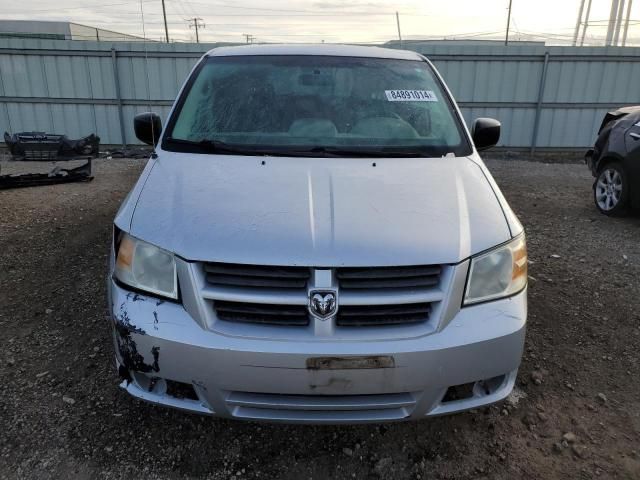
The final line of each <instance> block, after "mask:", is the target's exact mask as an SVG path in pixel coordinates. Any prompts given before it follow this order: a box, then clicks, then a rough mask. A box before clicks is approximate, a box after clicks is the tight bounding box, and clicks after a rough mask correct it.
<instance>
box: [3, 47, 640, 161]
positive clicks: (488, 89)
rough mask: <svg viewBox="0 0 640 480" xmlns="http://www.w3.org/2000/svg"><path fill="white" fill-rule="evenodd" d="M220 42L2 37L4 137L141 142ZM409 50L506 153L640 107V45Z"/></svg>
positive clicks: (584, 133)
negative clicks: (426, 61)
mask: <svg viewBox="0 0 640 480" xmlns="http://www.w3.org/2000/svg"><path fill="white" fill-rule="evenodd" d="M214 46H215V45H206V44H183V43H180V44H161V43H149V44H147V46H146V49H147V53H146V54H145V46H144V45H143V44H141V43H113V44H111V43H106V42H86V41H58V40H27V39H5V40H0V131H9V132H19V131H25V130H38V131H47V132H55V133H66V134H67V135H69V136H73V137H78V136H82V135H86V134H89V133H93V132H96V133H97V134H98V135H99V136H100V137H101V139H102V143H103V144H122V143H127V144H134V143H138V142H137V140H136V139H135V137H134V134H133V128H132V119H133V116H134V115H135V114H136V113H138V112H141V111H146V110H148V109H149V108H151V109H153V110H155V111H157V112H158V113H160V114H161V115H162V116H165V117H166V115H167V114H168V112H169V109H170V106H171V104H172V102H173V99H174V98H175V95H176V93H177V91H178V89H179V88H180V85H181V84H182V82H183V80H184V79H185V77H186V76H187V74H188V73H189V71H190V69H191V67H192V66H193V64H194V63H195V62H196V60H197V59H198V58H199V57H200V55H201V54H202V53H203V52H205V51H206V50H208V49H209V48H212V47H214ZM411 49H413V50H416V51H419V52H420V53H423V54H425V55H426V56H428V57H429V58H430V59H432V60H433V62H434V63H435V64H436V66H437V67H438V69H439V70H440V72H441V73H442V75H443V76H444V78H445V80H446V82H447V83H448V85H449V87H450V88H451V90H452V92H453V94H454V96H455V97H456V99H457V100H458V102H459V104H460V107H461V108H462V111H463V114H464V116H465V119H466V121H467V122H468V123H470V122H471V121H472V120H473V119H474V118H476V117H481V116H486V117H494V118H497V119H499V120H500V121H501V122H502V124H503V135H502V138H501V143H500V145H501V146H504V147H508V148H514V149H516V148H517V149H520V148H523V149H534V148H540V149H544V148H561V149H570V148H584V147H586V146H588V145H591V144H592V143H593V140H594V135H595V131H596V130H597V128H598V126H599V124H600V121H601V120H602V116H603V115H604V113H605V112H606V111H607V110H608V109H611V108H614V107H618V106H622V105H633V104H640V48H620V47H609V48H602V47H588V48H587V47H577V48H576V47H545V46H537V45H523V46H518V45H510V46H508V47H505V46H500V45H450V44H446V43H445V44H433V43H425V44H418V43H412V44H411ZM145 56H147V57H148V60H146V61H145ZM145 67H146V68H145ZM146 69H148V74H149V88H147V75H146Z"/></svg>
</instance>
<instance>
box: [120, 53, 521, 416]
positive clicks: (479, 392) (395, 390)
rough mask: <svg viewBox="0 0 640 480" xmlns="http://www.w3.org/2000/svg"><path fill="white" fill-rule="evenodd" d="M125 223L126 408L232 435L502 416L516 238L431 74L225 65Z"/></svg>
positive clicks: (189, 106)
mask: <svg viewBox="0 0 640 480" xmlns="http://www.w3.org/2000/svg"><path fill="white" fill-rule="evenodd" d="M134 127H135V131H136V135H137V136H138V138H139V139H140V140H142V141H144V142H146V143H149V144H152V145H155V147H156V148H155V151H154V153H153V154H152V156H151V159H150V160H149V162H148V164H147V166H146V168H145V169H144V171H143V173H142V175H141V177H140V179H139V180H138V182H137V184H136V185H135V186H134V187H133V189H132V191H131V192H130V194H129V195H128V197H127V198H126V200H125V201H124V203H123V204H122V207H121V208H120V211H119V212H118V214H117V216H116V218H115V225H114V237H113V251H112V255H111V265H110V275H109V280H108V292H109V308H110V317H111V322H112V325H113V337H114V344H115V353H116V363H117V367H118V371H119V374H120V376H121V377H122V379H123V380H122V384H121V386H122V388H123V389H125V390H126V391H127V392H128V393H130V394H131V395H133V396H134V397H137V398H140V399H143V400H146V401H148V402H151V403H155V404H158V405H163V406H168V407H174V408H178V409H182V410H186V411H190V412H198V413H203V414H210V415H215V416H220V417H229V418H238V419H250V420H265V421H281V422H307V423H357V422H381V421H397V420H408V419H419V418H424V417H427V416H433V415H441V414H446V413H452V412H458V411H461V410H465V409H469V408H476V407H479V406H482V405H487V404H490V403H492V402H496V401H499V400H501V399H503V398H505V397H506V396H507V395H508V394H509V393H510V391H511V390H512V388H513V385H514V382H515V378H516V373H517V370H518V366H519V364H520V360H521V356H522V349H523V343H524V337H525V326H526V309H527V306H526V303H527V300H526V286H527V253H526V246H525V239H524V233H523V228H522V225H521V224H520V223H519V221H518V219H517V218H516V216H515V215H514V213H513V212H512V210H511V209H510V208H509V205H508V204H507V202H506V201H505V199H504V197H503V195H502V194H501V192H500V190H499V189H498V187H497V185H496V183H495V182H494V180H493V179H492V177H491V175H490V174H489V172H488V171H487V168H486V167H485V165H484V164H483V162H482V160H481V159H480V157H479V156H478V153H477V151H478V150H481V149H484V148H488V147H490V146H493V145H494V144H495V143H496V142H497V141H498V137H499V133H500V124H499V123H498V122H497V121H495V120H491V119H477V120H476V121H475V122H474V125H473V128H472V130H471V133H469V132H468V131H467V129H466V127H465V124H464V122H463V119H462V116H461V114H460V111H459V110H458V108H457V106H456V104H455V102H454V100H453V98H452V97H451V94H450V93H449V91H448V90H447V87H446V86H445V85H444V83H443V80H442V78H441V77H440V76H439V74H438V73H437V71H436V70H435V68H434V67H433V65H432V64H431V63H430V62H429V61H428V60H427V59H426V58H424V57H423V56H421V55H419V54H417V53H413V52H408V51H396V50H386V49H380V48H367V47H348V46H324V45H322V46H321V45H318V46H272V45H269V46H247V47H231V48H218V49H214V50H211V51H210V52H208V53H207V54H206V55H204V56H203V58H202V59H201V60H200V61H199V62H198V64H197V65H196V66H195V67H194V69H193V71H192V72H191V74H190V75H189V78H188V80H187V81H186V83H185V85H184V87H183V88H182V90H181V91H180V93H179V95H178V98H177V100H176V102H175V104H174V106H173V108H172V110H171V113H170V114H169V117H168V121H167V123H166V125H165V128H164V129H163V126H162V124H161V121H160V118H159V117H158V116H157V115H155V114H152V113H144V114H140V115H138V116H137V117H136V118H135V122H134Z"/></svg>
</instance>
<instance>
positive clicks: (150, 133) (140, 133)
mask: <svg viewBox="0 0 640 480" xmlns="http://www.w3.org/2000/svg"><path fill="white" fill-rule="evenodd" d="M133 130H134V131H135V132H136V137H138V140H140V141H141V142H144V143H146V144H147V145H154V146H155V145H157V144H158V139H159V138H160V134H161V133H162V120H160V116H159V115H158V114H157V113H153V112H144V113H139V114H138V115H136V116H135V117H134V118H133Z"/></svg>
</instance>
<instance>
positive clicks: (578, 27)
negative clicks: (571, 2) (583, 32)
mask: <svg viewBox="0 0 640 480" xmlns="http://www.w3.org/2000/svg"><path fill="white" fill-rule="evenodd" d="M583 12H584V0H582V1H581V2H580V9H579V10H578V20H576V30H575V32H574V33H573V46H574V47H575V46H576V44H577V43H578V34H579V33H580V26H581V25H582V13H583Z"/></svg>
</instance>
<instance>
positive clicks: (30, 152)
mask: <svg viewBox="0 0 640 480" xmlns="http://www.w3.org/2000/svg"><path fill="white" fill-rule="evenodd" d="M4 141H5V143H6V144H7V147H8V148H9V152H10V153H11V157H12V160H14V161H21V162H58V161H69V160H84V159H86V163H84V164H82V165H80V166H78V167H75V168H61V167H59V166H56V167H55V168H53V169H52V170H51V171H50V172H49V173H26V174H19V175H1V176H0V190H3V189H9V188H23V187H36V186H40V185H53V184H57V183H70V182H88V181H91V180H93V176H92V175H91V160H92V158H94V157H96V156H97V155H98V154H99V149H100V138H99V137H97V136H96V135H94V134H91V135H89V136H87V137H84V138H81V139H78V140H71V139H69V138H67V137H66V136H65V135H54V134H47V133H43V132H23V133H16V134H14V135H9V134H8V133H7V132H5V134H4Z"/></svg>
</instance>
